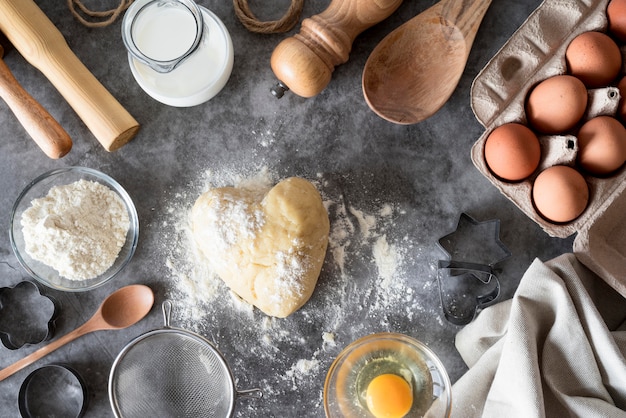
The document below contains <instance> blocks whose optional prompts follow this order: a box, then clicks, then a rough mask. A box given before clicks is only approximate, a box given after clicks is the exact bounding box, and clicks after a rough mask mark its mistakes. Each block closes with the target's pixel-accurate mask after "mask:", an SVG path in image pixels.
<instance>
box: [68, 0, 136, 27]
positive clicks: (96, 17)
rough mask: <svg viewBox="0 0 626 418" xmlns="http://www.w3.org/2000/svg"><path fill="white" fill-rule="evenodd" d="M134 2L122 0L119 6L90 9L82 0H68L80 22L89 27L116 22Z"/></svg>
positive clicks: (71, 9)
mask: <svg viewBox="0 0 626 418" xmlns="http://www.w3.org/2000/svg"><path fill="white" fill-rule="evenodd" d="M132 2H133V0H120V3H119V5H118V6H117V7H115V8H113V9H110V10H102V11H99V10H91V9H89V8H88V7H87V6H85V5H84V4H83V2H82V0H67V5H68V7H69V8H70V11H71V12H72V14H73V15H74V17H75V18H76V19H77V20H78V21H79V22H80V23H82V24H83V25H85V26H87V27H89V28H101V27H104V26H108V25H110V24H111V23H113V22H115V20H116V19H117V18H118V17H119V16H120V15H121V14H122V12H123V11H124V10H126V9H128V6H130V5H131V3H132Z"/></svg>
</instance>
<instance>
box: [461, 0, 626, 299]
mask: <svg viewBox="0 0 626 418" xmlns="http://www.w3.org/2000/svg"><path fill="white" fill-rule="evenodd" d="M608 3H609V0H584V1H576V2H573V1H569V0H545V1H544V2H543V3H542V4H541V5H540V6H539V7H538V8H537V9H536V10H535V11H534V12H533V13H532V14H531V15H530V16H529V17H528V19H527V20H526V21H525V22H524V23H523V24H522V25H521V26H520V28H519V29H518V30H517V31H516V32H515V33H514V34H513V36H512V37H511V39H509V40H508V41H507V43H506V44H505V45H504V46H503V47H502V48H501V49H500V51H499V52H498V53H497V54H496V55H495V56H494V57H493V58H492V59H491V60H490V61H489V63H487V65H486V66H485V68H483V69H482V71H481V72H480V73H479V74H478V76H477V77H476V79H475V80H474V82H473V84H472V91H471V105H472V110H473V111H474V114H475V115H476V118H477V119H478V121H479V122H480V123H481V124H482V125H483V126H484V127H485V132H484V133H483V135H481V137H480V138H479V139H478V140H477V141H476V143H475V144H474V146H473V147H472V151H471V157H472V161H473V162H474V165H475V166H476V167H477V168H478V170H479V171H480V172H481V173H482V174H483V175H484V176H485V177H487V179H489V181H491V183H493V185H494V186H495V187H496V188H498V189H499V190H500V191H501V192H502V193H503V194H504V195H505V196H506V197H508V198H509V199H510V200H511V201H512V202H513V203H515V205H517V206H518V207H519V208H520V209H521V210H522V211H523V212H524V213H525V214H526V215H527V216H528V217H530V218H531V219H532V220H533V221H535V222H536V223H537V224H539V225H540V226H541V227H542V228H543V229H544V231H546V232H547V233H548V234H549V235H550V236H554V237H560V238H565V237H568V236H570V235H573V234H577V235H576V238H575V240H574V253H575V254H576V256H577V257H578V259H579V260H580V261H581V262H582V263H584V264H585V265H586V266H587V267H589V268H590V269H592V270H593V271H594V272H596V273H597V274H598V275H599V276H601V277H602V278H603V279H604V280H605V281H606V282H607V283H608V284H609V285H611V286H612V287H613V288H614V289H616V290H617V291H618V292H620V293H621V294H622V295H623V296H624V297H626V275H625V274H624V272H626V193H624V189H625V188H626V167H624V166H623V167H622V168H620V169H619V170H618V171H617V173H615V174H613V175H611V176H610V177H606V178H597V177H591V176H587V175H585V174H584V173H583V175H584V177H585V180H586V181H587V184H588V185H589V192H590V194H589V204H588V206H587V208H586V209H585V211H584V212H583V213H582V215H580V216H579V217H578V218H577V219H575V220H574V221H572V222H569V223H567V224H554V223H551V222H549V221H547V220H546V219H544V218H543V217H541V216H540V215H539V214H538V213H537V212H536V210H535V208H534V206H533V203H532V198H531V191H532V185H533V181H534V179H535V177H536V176H537V175H538V174H539V173H540V172H541V171H542V170H543V169H544V168H547V167H549V166H552V165H556V164H563V165H569V166H572V167H574V166H575V165H576V153H577V148H578V146H577V139H576V137H575V136H574V135H553V136H539V140H540V144H541V151H542V157H541V162H540V164H539V168H538V169H537V170H536V171H535V173H534V174H533V175H532V176H531V177H530V178H528V179H526V180H524V181H522V182H518V183H508V182H504V181H501V180H500V179H498V178H496V177H495V176H494V175H493V174H492V173H491V171H490V170H489V168H488V167H487V164H486V162H485V159H484V148H485V141H486V139H487V137H488V136H489V134H490V133H491V131H492V130H493V129H495V128H496V127H498V126H500V125H502V124H504V123H509V122H519V123H523V124H526V122H527V120H526V115H525V112H524V104H525V99H526V96H527V95H528V92H529V91H530V90H531V88H532V87H534V86H535V85H536V84H537V83H539V82H540V81H542V80H545V79H546V78H549V77H551V76H554V75H558V74H566V73H567V65H566V62H565V50H566V49H567V46H568V45H569V43H570V42H571V41H572V39H574V38H575V37H576V36H577V35H579V34H581V33H583V32H587V31H592V30H595V31H602V32H606V30H607V26H608V20H607V17H606V8H607V5H608ZM622 52H624V49H623V48H622ZM619 99H620V97H619V90H618V89H617V88H616V87H611V86H609V87H606V88H602V89H596V90H589V102H590V103H589V105H588V108H587V114H586V115H585V117H584V119H585V120H586V119H589V118H591V117H594V116H598V115H602V114H604V115H615V113H616V110H617V106H618V104H619Z"/></svg>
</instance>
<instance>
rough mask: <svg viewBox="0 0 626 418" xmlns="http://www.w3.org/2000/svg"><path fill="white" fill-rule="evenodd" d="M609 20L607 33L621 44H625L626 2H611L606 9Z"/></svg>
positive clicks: (625, 0)
mask: <svg viewBox="0 0 626 418" xmlns="http://www.w3.org/2000/svg"><path fill="white" fill-rule="evenodd" d="M606 17H607V18H608V19H609V32H611V34H612V35H613V36H615V37H616V38H617V39H619V40H620V41H622V42H626V0H611V1H610V2H609V5H608V6H607V8H606Z"/></svg>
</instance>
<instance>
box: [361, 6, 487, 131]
mask: <svg viewBox="0 0 626 418" xmlns="http://www.w3.org/2000/svg"><path fill="white" fill-rule="evenodd" d="M491 1H492V0H470V1H459V0H442V1H440V2H439V3H437V4H435V5H433V6H432V7H430V8H429V9H427V10H425V11H424V12H422V13H420V14H419V15H417V16H416V17H414V18H413V19H411V20H409V21H408V22H406V23H404V24H403V25H402V26H400V27H398V28H397V29H395V30H394V31H393V32H391V33H390V34H389V35H387V36H386V37H385V38H384V39H383V40H382V41H381V42H380V43H379V44H378V45H377V46H376V48H374V50H373V51H372V53H371V54H370V56H369V58H368V60H367V62H366V63H365V68H364V70H363V80H362V82H363V94H364V96H365V100H366V102H367V104H368V106H369V107H370V108H371V109H372V110H373V111H374V112H375V113H376V114H377V115H379V116H380V117H382V118H383V119H386V120H388V121H390V122H394V123H397V124H402V125H408V124H414V123H418V122H421V121H423V120H424V119H426V118H428V117H430V116H432V115H433V114H435V113H436V112H437V111H438V110H439V109H440V108H441V107H442V106H443V105H444V104H445V103H446V102H447V101H448V99H449V98H450V96H451V95H452V93H453V92H454V90H455V89H456V86H457V85H458V83H459V80H460V78H461V76H462V75H463V71H464V70H465V66H466V64H467V58H468V57H469V53H470V50H471V48H472V44H473V42H474V38H475V37H476V32H477V31H478V27H479V26H480V23H481V21H482V19H483V17H484V15H485V13H486V12H487V9H488V8H489V5H490V4H491Z"/></svg>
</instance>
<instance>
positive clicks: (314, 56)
mask: <svg viewBox="0 0 626 418" xmlns="http://www.w3.org/2000/svg"><path fill="white" fill-rule="evenodd" d="M401 3H402V0H332V1H331V3H330V5H329V6H328V8H326V10H324V11H323V12H322V13H320V14H318V15H315V16H312V17H310V18H307V19H304V20H303V21H302V27H301V29H300V33H298V34H296V35H294V36H292V37H291V38H287V39H285V40H283V41H282V42H281V43H280V44H278V46H277V47H276V49H274V52H273V53H272V58H271V66H272V71H274V74H275V75H276V77H277V78H278V80H279V82H278V84H277V85H276V86H274V88H273V89H272V94H274V96H276V97H277V98H281V97H282V96H283V94H284V93H285V91H287V90H291V91H293V92H294V93H296V94H297V95H298V96H302V97H313V96H315V95H317V94H319V93H320V92H321V91H322V90H324V88H325V87H326V86H327V85H328V83H329V82H330V79H331V75H332V72H333V70H334V69H335V66H337V65H339V64H343V63H345V62H346V61H348V56H349V54H350V50H351V49H352V43H353V42H354V39H355V38H356V37H357V36H358V35H359V34H360V33H361V32H363V31H364V30H365V29H367V28H369V27H371V26H374V25H375V24H377V23H379V22H381V21H382V20H384V19H386V18H387V17H389V16H390V15H391V14H392V13H393V12H394V11H395V10H396V9H397V8H398V7H399V6H400V4H401Z"/></svg>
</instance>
